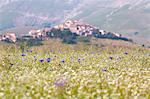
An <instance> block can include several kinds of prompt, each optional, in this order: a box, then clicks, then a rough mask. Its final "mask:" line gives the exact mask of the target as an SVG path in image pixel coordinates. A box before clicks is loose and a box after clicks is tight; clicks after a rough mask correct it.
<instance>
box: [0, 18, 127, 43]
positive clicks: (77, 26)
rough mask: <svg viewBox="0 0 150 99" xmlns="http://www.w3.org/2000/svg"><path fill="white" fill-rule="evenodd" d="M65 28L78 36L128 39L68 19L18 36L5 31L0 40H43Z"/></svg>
mask: <svg viewBox="0 0 150 99" xmlns="http://www.w3.org/2000/svg"><path fill="white" fill-rule="evenodd" d="M66 29H67V30H69V31H71V32H72V33H74V34H76V35H78V36H94V37H97V38H109V39H122V40H128V39H127V38H123V37H122V36H121V35H120V34H117V33H113V32H107V31H105V30H102V29H99V28H97V27H94V26H91V25H89V24H86V23H84V22H81V21H77V20H73V21H72V20H68V21H66V22H64V23H63V24H59V25H56V26H54V27H52V28H50V27H49V28H43V29H34V30H30V31H29V33H27V34H26V35H23V36H21V37H20V38H17V37H16V34H15V33H5V34H4V35H0V41H9V42H13V43H15V42H16V41H17V40H18V39H23V40H28V39H42V40H43V39H47V38H48V37H53V36H55V35H59V33H58V32H59V31H60V32H61V31H63V30H66ZM54 30H56V31H57V30H58V32H57V34H56V33H55V32H53V31H54ZM49 34H50V35H49Z"/></svg>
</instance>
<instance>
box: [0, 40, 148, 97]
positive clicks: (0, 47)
mask: <svg viewBox="0 0 150 99" xmlns="http://www.w3.org/2000/svg"><path fill="white" fill-rule="evenodd" d="M0 98H5V99H14V98H19V99H20V98H23V99H27V98H29V99H31V98H33V99H47V98H49V99H101V98H102V99H103V98H104V99H105V98H106V99H108V98H110V99H150V49H146V48H142V47H140V46H138V45H133V44H131V43H127V42H123V41H110V40H93V41H92V44H82V43H78V44H76V45H66V44H61V43H60V41H59V40H49V41H45V42H44V45H42V46H35V47H32V48H29V49H26V50H25V52H23V53H22V52H21V50H20V49H19V47H18V46H16V45H8V44H7V45H4V44H0Z"/></svg>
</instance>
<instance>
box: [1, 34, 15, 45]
mask: <svg viewBox="0 0 150 99" xmlns="http://www.w3.org/2000/svg"><path fill="white" fill-rule="evenodd" d="M0 41H6V42H11V43H15V42H16V41H17V36H16V34H15V33H13V32H11V33H6V34H4V35H0Z"/></svg>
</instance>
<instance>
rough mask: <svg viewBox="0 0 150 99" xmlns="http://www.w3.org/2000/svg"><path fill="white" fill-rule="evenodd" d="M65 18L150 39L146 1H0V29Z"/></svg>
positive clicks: (141, 39) (149, 7) (149, 6)
mask: <svg viewBox="0 0 150 99" xmlns="http://www.w3.org/2000/svg"><path fill="white" fill-rule="evenodd" d="M43 5H44V6H43ZM67 19H78V20H83V21H85V22H87V23H89V24H92V25H94V26H98V27H100V28H102V29H104V30H107V31H112V32H117V33H120V34H123V35H124V36H128V37H131V38H132V39H134V40H135V41H138V42H140V43H149V42H150V24H149V23H150V1H149V0H109V1H108V0H95V1H94V2H93V0H82V1H80V0H6V1H4V0H0V30H1V31H2V30H4V29H8V28H12V27H18V26H19V27H20V26H36V27H42V26H43V24H51V25H55V24H58V23H61V22H62V21H64V20H67Z"/></svg>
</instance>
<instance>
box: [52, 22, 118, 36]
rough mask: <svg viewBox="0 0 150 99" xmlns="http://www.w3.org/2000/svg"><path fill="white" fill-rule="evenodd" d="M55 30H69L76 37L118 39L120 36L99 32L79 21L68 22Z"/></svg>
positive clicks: (99, 30) (97, 29)
mask: <svg viewBox="0 0 150 99" xmlns="http://www.w3.org/2000/svg"><path fill="white" fill-rule="evenodd" d="M54 28H55V29H60V30H64V29H70V31H71V32H72V33H76V34H77V35H80V36H81V35H82V36H93V35H95V36H99V37H110V38H111V37H112V38H113V37H116V38H117V37H118V38H120V37H121V35H120V34H117V33H112V32H106V31H104V30H101V29H99V28H97V27H94V26H91V25H89V24H85V23H84V22H81V21H77V20H74V21H71V20H68V21H66V22H65V23H64V24H60V25H57V26H55V27H54Z"/></svg>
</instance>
